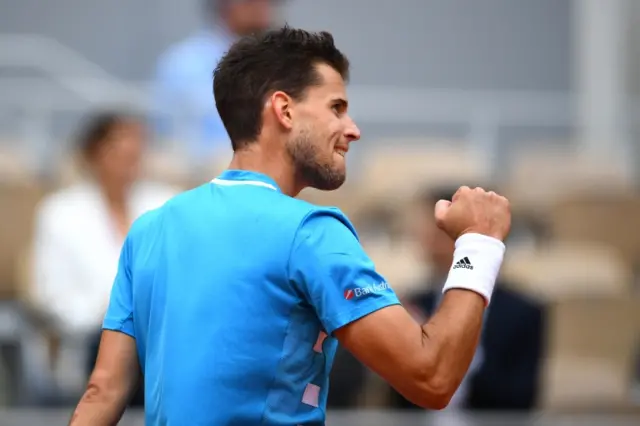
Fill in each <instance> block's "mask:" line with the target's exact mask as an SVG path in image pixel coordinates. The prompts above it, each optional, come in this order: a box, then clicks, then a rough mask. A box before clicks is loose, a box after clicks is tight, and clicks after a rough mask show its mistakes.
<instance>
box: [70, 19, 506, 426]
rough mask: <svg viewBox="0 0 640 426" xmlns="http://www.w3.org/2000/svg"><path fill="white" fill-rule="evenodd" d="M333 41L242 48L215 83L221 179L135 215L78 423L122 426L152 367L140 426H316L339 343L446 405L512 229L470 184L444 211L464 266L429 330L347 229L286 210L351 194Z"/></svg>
mask: <svg viewBox="0 0 640 426" xmlns="http://www.w3.org/2000/svg"><path fill="white" fill-rule="evenodd" d="M348 71H349V63H348V60H347V58H346V57H345V56H344V55H343V54H342V53H341V52H340V51H339V50H337V48H336V47H335V46H334V42H333V37H332V36H331V35H330V34H329V33H325V32H322V33H316V34H314V33H308V32H306V31H303V30H297V29H292V28H289V27H285V28H283V29H280V30H277V31H273V32H269V33H267V34H265V35H263V36H259V37H251V38H246V39H243V40H241V41H239V42H238V43H236V44H235V45H234V46H233V47H232V48H231V49H230V51H229V52H228V53H227V54H226V55H225V57H224V58H223V59H222V61H221V62H220V64H219V65H218V67H217V69H216V71H215V74H214V83H213V87H214V95H215V101H216V105H217V109H218V112H219V114H220V117H221V119H222V121H223V122H224V124H225V127H226V129H227V132H228V133H229V137H230V139H231V141H232V144H233V149H234V158H233V160H232V162H231V164H230V167H229V170H227V171H226V172H224V173H222V175H220V176H218V177H217V178H216V179H214V180H213V181H212V182H211V183H208V184H206V185H203V186H201V187H199V188H197V189H195V190H192V191H189V192H187V193H185V194H182V195H180V196H178V197H176V198H174V199H173V200H171V201H169V202H168V203H167V204H166V205H165V206H164V207H162V208H160V209H158V210H156V211H154V212H152V213H150V214H147V215H146V216H144V217H143V218H141V219H140V220H138V221H137V222H136V223H135V224H134V226H133V229H132V230H131V231H130V233H129V236H128V238H127V241H126V242H125V244H124V247H123V251H122V258H121V263H120V274H119V275H118V277H117V278H116V281H115V283H114V287H113V293H112V298H111V304H110V307H109V311H108V313H107V315H106V318H105V321H104V329H105V330H104V332H103V337H102V342H101V347H100V351H99V354H98V361H97V365H96V368H95V371H94V373H93V375H92V378H91V379H90V381H89V384H88V388H87V391H86V393H85V395H84V396H83V398H82V399H81V401H80V403H79V405H78V408H77V410H76V411H75V413H74V416H73V419H72V422H71V424H72V425H73V426H80V425H92V426H100V425H108V424H113V423H115V422H116V421H117V420H118V418H119V417H120V415H121V414H122V411H123V410H124V407H125V405H126V402H127V400H128V398H129V395H130V394H131V393H132V392H133V390H134V389H135V387H136V385H137V381H138V378H139V377H140V373H141V372H142V374H143V376H144V386H145V404H146V407H145V408H146V410H145V411H146V413H145V416H146V424H147V425H160V424H163V425H164V424H168V425H177V424H189V425H213V424H215V425H243V426H249V425H257V424H261V425H299V424H306V425H309V424H316V425H318V424H323V423H324V419H325V403H326V399H327V389H328V383H327V381H328V373H329V371H330V369H331V364H332V360H333V355H334V353H335V350H336V346H337V344H338V341H339V342H340V343H341V344H342V345H344V347H346V348H347V349H348V350H349V351H350V352H352V353H353V354H354V355H355V356H356V357H357V358H358V359H359V360H360V361H361V362H363V363H364V364H365V365H367V366H368V367H369V368H371V369H373V370H374V371H376V372H377V373H378V374H380V375H381V376H382V377H383V378H385V379H386V380H387V381H388V382H389V383H390V384H391V385H392V386H394V387H395V388H396V389H397V390H398V391H399V392H401V393H402V394H403V395H404V396H405V397H407V398H408V399H410V400H411V401H413V402H415V403H417V404H419V405H421V406H425V407H431V408H436V409H439V408H443V407H445V406H446V405H447V403H448V401H449V399H450V398H451V395H453V392H454V391H455V389H456V388H457V386H458V385H459V383H460V381H461V380H462V377H463V376H464V373H465V371H466V369H467V368H468V366H469V363H470V362H471V358H472V356H473V352H474V350H475V346H476V343H477V340H478V336H479V333H480V328H481V323H482V314H483V312H484V309H485V306H486V305H487V303H488V302H489V300H490V297H491V293H492V290H493V285H494V280H495V277H496V275H497V273H498V270H499V268H500V266H501V262H502V258H503V255H504V244H503V243H502V240H503V239H504V238H505V236H506V235H507V234H508V231H509V228H510V213H509V206H508V201H507V200H506V199H505V198H503V197H500V196H499V195H496V194H495V193H487V192H485V191H483V190H482V189H479V188H478V189H473V190H472V189H469V188H466V187H463V188H461V189H460V191H458V193H457V194H456V197H454V200H453V202H452V203H450V202H446V201H442V202H439V203H438V205H437V206H436V210H437V212H436V214H437V217H438V220H439V223H440V226H442V227H443V229H445V230H446V231H447V232H448V233H449V234H450V235H451V236H452V237H453V238H454V239H457V245H458V248H457V249H456V257H457V258H462V257H469V259H470V260H471V261H472V262H473V263H474V266H475V267H476V269H474V270H468V269H464V270H461V269H455V270H452V272H451V275H450V277H449V280H448V283H447V286H446V294H445V296H444V298H443V302H442V305H441V307H440V310H439V312H438V313H437V314H436V315H434V317H433V320H432V321H431V322H429V323H427V324H425V325H423V326H421V325H420V324H418V323H417V322H415V321H414V320H413V319H412V318H411V316H410V315H409V314H408V313H407V312H406V311H405V310H404V308H403V307H402V306H400V304H399V302H398V299H397V297H396V296H395V294H394V292H393V290H392V289H391V288H390V287H389V285H388V284H387V283H386V282H385V281H384V278H382V277H381V276H380V275H379V274H378V273H376V271H375V269H374V266H373V264H372V263H371V261H370V260H369V258H368V257H367V255H366V254H365V253H364V251H363V250H362V247H361V246H360V244H359V242H358V239H357V236H356V233H355V231H354V230H353V227H352V226H351V224H350V222H349V221H348V219H347V218H346V217H345V216H344V215H343V214H342V213H341V212H340V211H339V210H338V209H335V208H325V207H317V206H313V205H311V204H308V203H305V202H303V201H300V200H297V199H295V198H294V196H295V195H297V194H298V193H299V192H300V191H301V190H302V189H303V188H305V187H314V188H318V189H321V190H334V189H336V188H338V187H340V186H341V185H342V183H343V182H344V181H345V175H346V171H345V159H344V156H345V155H346V154H347V151H348V150H349V145H350V144H351V143H352V142H354V141H356V140H358V139H359V138H360V131H359V130H358V128H357V127H356V125H355V123H354V122H353V121H352V120H351V118H350V117H349V115H348V101H347V95H346V91H345V81H346V80H347V77H348Z"/></svg>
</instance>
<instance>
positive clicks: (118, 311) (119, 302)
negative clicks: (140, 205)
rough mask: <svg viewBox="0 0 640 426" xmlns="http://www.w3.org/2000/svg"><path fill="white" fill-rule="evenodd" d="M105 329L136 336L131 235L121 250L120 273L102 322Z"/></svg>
mask: <svg viewBox="0 0 640 426" xmlns="http://www.w3.org/2000/svg"><path fill="white" fill-rule="evenodd" d="M102 328H103V329H104V330H113V331H119V332H121V333H125V334H128V335H129V336H131V337H133V338H135V331H134V327H133V289H132V283H131V237H130V236H129V237H127V239H126V240H125V242H124V245H123V247H122V250H121V252H120V261H119V262H118V274H117V275H116V278H115V281H114V283H113V287H112V289H111V299H110V300H109V307H108V308H107V314H106V315H105V318H104V322H103V324H102Z"/></svg>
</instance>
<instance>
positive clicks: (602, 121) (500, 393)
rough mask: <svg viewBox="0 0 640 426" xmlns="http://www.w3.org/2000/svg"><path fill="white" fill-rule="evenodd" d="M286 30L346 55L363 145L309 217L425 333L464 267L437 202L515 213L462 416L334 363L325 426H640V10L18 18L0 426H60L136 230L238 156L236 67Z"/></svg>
mask: <svg viewBox="0 0 640 426" xmlns="http://www.w3.org/2000/svg"><path fill="white" fill-rule="evenodd" d="M284 22H288V23H289V24H291V25H292V26H297V27H303V28H305V29H309V30H328V31H331V32H332V33H333V34H334V36H335V38H336V41H337V44H338V45H339V47H340V48H341V49H342V50H343V51H344V52H345V53H346V54H347V55H348V56H349V58H350V60H351V62H352V83H351V85H350V89H349V96H350V99H351V105H352V110H351V113H352V116H353V117H354V119H355V120H356V121H357V123H358V124H359V126H360V128H361V130H362V133H363V138H362V140H361V141H360V142H358V143H357V144H355V146H354V149H352V150H351V151H350V153H349V159H348V160H349V163H350V169H349V173H350V174H349V178H348V183H347V184H346V185H345V186H344V187H343V188H341V189H340V190H338V191H335V192H334V193H322V192H317V191H306V192H304V193H303V194H302V195H301V197H302V198H305V199H308V200H310V201H313V202H316V203H319V204H327V205H336V206H338V207H340V208H341V209H343V210H344V211H345V212H346V213H347V214H348V215H349V217H350V218H351V219H352V220H353V222H354V223H355V225H356V227H357V229H358V231H359V233H360V236H361V239H362V242H363V244H364V245H365V247H366V249H367V251H368V253H369V254H370V256H371V257H372V258H373V260H374V261H375V262H376V264H377V265H378V268H379V270H380V272H381V273H382V274H383V275H385V276H386V277H387V278H388V280H389V282H390V283H391V284H392V286H393V287H394V288H395V290H396V291H397V292H398V294H399V295H400V296H401V298H402V299H403V301H404V303H405V305H406V306H407V307H408V309H410V310H411V312H412V314H414V315H415V316H416V318H417V319H421V320H424V319H426V318H428V316H429V315H430V314H431V313H432V312H433V310H434V309H435V308H436V307H437V304H438V301H439V294H440V288H441V286H442V284H443V282H444V277H446V271H447V269H448V267H449V266H450V262H451V255H452V250H453V246H452V242H451V241H450V240H448V239H447V238H446V237H444V236H443V235H442V234H441V233H440V232H439V231H438V230H437V228H436V227H435V226H434V224H433V221H432V213H433V212H432V207H433V204H434V202H435V200H437V199H439V198H443V197H449V196H451V194H452V192H453V191H455V189H456V188H457V186H459V185H463V184H464V185H470V186H474V185H481V186H484V187H487V188H491V189H496V190H498V191H499V192H502V193H504V194H505V195H507V196H508V197H510V199H511V201H512V205H513V211H514V227H513V232H512V235H511V237H510V240H509V242H508V247H509V249H508V254H507V259H506V260H505V264H504V267H503V271H502V276H501V278H500V283H499V285H498V290H497V291H496V294H495V295H494V298H493V301H492V304H491V306H490V308H489V310H488V311H487V314H486V319H485V327H484V330H483V335H482V339H481V344H480V346H479V348H478V352H477V353H476V357H475V358H474V362H473V364H472V366H471V368H470V370H469V373H468V375H467V377H466V378H465V380H464V382H463V384H462V386H461V388H460V390H459V392H458V393H457V394H456V396H455V398H454V401H453V402H452V404H451V405H450V407H448V408H447V409H446V410H445V411H443V412H440V413H427V412H424V411H422V410H418V409H416V408H415V407H413V406H411V404H409V403H408V402H407V401H404V400H403V399H402V398H401V397H400V396H399V395H397V394H396V393H395V392H393V391H392V390H391V389H389V388H388V386H386V385H385V384H384V383H383V382H381V381H380V379H378V378H377V377H376V376H374V375H373V374H371V373H369V372H367V371H366V370H365V369H364V368H363V367H362V366H361V365H360V364H359V363H358V362H357V361H356V360H355V359H353V358H352V357H350V355H349V354H348V353H344V352H342V351H340V352H339V353H338V355H337V359H336V363H335V367H334V371H333V374H332V388H331V392H330V397H329V420H330V423H329V424H356V423H357V424H360V423H361V424H373V423H374V422H377V423H379V424H392V423H394V424H448V425H454V424H455V425H458V424H488V425H489V424H491V425H493V424H498V422H499V421H500V420H501V419H504V420H509V421H510V422H520V423H522V424H524V423H526V422H538V423H536V424H540V423H539V422H545V421H548V423H549V424H551V423H554V424H557V422H558V421H559V420H558V419H569V420H572V421H574V422H577V423H578V424H590V423H592V424H602V423H604V422H608V423H609V424H610V425H612V424H636V425H637V424H640V292H639V290H640V285H639V284H638V282H639V281H638V273H639V272H640V268H638V266H639V265H640V262H639V261H640V195H639V194H638V183H639V175H638V172H639V171H640V167H639V166H640V149H639V148H640V144H639V142H640V25H638V24H640V1H639V0H394V1H393V2H391V1H387V0H379V1H373V0H323V1H321V2H320V1H312V0H280V1H275V0H183V1H180V2H178V1H176V0H154V1H151V0H138V1H136V2H130V1H124V0H111V1H109V2H97V1H86V0H84V1H81V0H57V1H55V2H53V1H51V2H42V1H36V0H20V1H12V0H0V425H3V426H4V425H7V426H9V425H26V424H28V425H31V426H39V425H45V424H47V425H57V424H60V425H63V424H66V421H67V420H68V416H69V415H70V412H71V408H72V407H73V406H74V404H75V403H76V402H77V400H78V398H79V396H80V395H81V393H82V391H83V386H84V385H85V383H86V380H87V377H88V374H89V372H90V370H91V368H92V366H93V361H94V359H95V353H96V350H97V339H98V337H99V330H100V324H101V320H102V316H103V315H104V310H105V308H106V305H107V303H108V298H109V291H110V287H111V282H112V280H113V277H114V276H115V271H116V267H117V261H118V255H119V250H120V246H121V244H122V241H123V238H124V235H125V234H126V232H127V229H128V227H129V225H130V223H131V221H132V220H134V219H135V218H136V217H137V216H139V215H140V214H142V213H143V212H144V211H146V210H148V209H151V208H154V207H156V206H159V205H161V204H162V203H163V202H164V201H165V200H166V199H168V198H169V197H171V196H172V195H174V194H176V193H178V192H180V191H182V190H185V189H189V188H192V187H195V186H197V185H200V184H203V183H205V182H207V181H208V180H210V179H211V178H212V177H214V176H215V175H216V174H217V173H219V172H220V171H221V170H222V169H223V168H224V167H225V166H226V165H227V162H228V161H229V159H230V157H231V149H230V145H229V141H228V140H227V136H226V133H225V132H224V129H223V127H222V125H221V123H220V121H219V119H218V117H217V115H216V111H215V106H214V103H213V96H212V94H211V73H212V70H213V68H214V67H215V65H216V62H217V60H218V59H219V58H220V56H221V55H222V54H224V52H225V51H226V49H227V48H228V46H229V45H230V44H231V43H232V42H233V41H234V40H235V39H236V38H237V37H239V36H240V35H242V34H246V33H250V32H252V31H255V30H260V29H264V28H267V27H269V26H276V25H279V24H282V23H284ZM143 403H144V402H143V398H142V395H137V396H136V398H135V399H134V401H133V403H132V405H133V407H132V410H131V411H130V414H129V416H130V417H129V418H128V420H126V421H125V422H123V424H132V425H133V424H142V420H141V418H140V415H139V411H136V410H139V409H140V407H141V406H142V404H143ZM352 410H357V411H352ZM367 413H375V415H372V417H371V416H370V417H367V416H368V415H370V414H367ZM567 416H568V417H567ZM616 421H618V423H616ZM127 422H129V423H127ZM136 422H137V423H136ZM412 422H415V423H412ZM483 422H484V423H483Z"/></svg>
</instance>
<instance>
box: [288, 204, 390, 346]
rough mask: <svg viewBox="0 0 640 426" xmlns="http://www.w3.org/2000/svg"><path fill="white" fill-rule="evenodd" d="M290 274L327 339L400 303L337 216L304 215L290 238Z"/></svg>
mask: <svg viewBox="0 0 640 426" xmlns="http://www.w3.org/2000/svg"><path fill="white" fill-rule="evenodd" d="M289 269H290V271H289V272H290V279H291V282H292V283H293V285H294V286H295V287H296V288H297V290H298V291H300V292H301V293H302V295H303V297H304V298H305V299H306V301H307V302H308V303H309V304H311V305H312V306H313V308H314V309H315V311H316V314H317V316H318V318H319V319H320V322H321V323H322V325H323V327H324V328H325V331H326V332H327V333H328V334H333V332H334V331H335V330H337V329H339V328H341V327H343V326H345V325H347V324H349V323H351V322H353V321H356V320H358V319H360V318H362V317H364V316H366V315H369V314H371V313H372V312H375V311H377V310H379V309H382V308H384V307H387V306H391V305H396V304H399V303H400V302H399V301H398V298H397V296H396V294H395V292H394V291H393V289H392V288H391V287H390V286H389V284H388V283H387V282H386V280H385V279H384V278H383V277H382V276H381V275H380V274H378V273H377V272H376V270H375V266H374V265H373V262H372V261H371V259H370V258H369V256H367V254H366V253H365V251H364V249H363V248H362V246H361V245H360V242H359V241H358V237H357V235H356V233H355V230H354V229H353V227H352V226H351V224H350V223H349V221H348V220H347V219H346V217H344V216H343V215H342V214H341V213H339V212H338V211H333V210H325V211H315V212H312V213H311V214H309V215H307V217H306V218H305V220H304V221H303V222H302V224H301V225H300V227H299V229H298V232H297V234H296V237H295V239H294V244H293V247H292V252H291V258H290V263H289Z"/></svg>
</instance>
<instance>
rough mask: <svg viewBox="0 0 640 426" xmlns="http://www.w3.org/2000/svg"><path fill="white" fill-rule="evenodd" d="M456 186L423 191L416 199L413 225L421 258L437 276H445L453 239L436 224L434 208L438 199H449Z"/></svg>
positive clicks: (452, 248)
mask: <svg viewBox="0 0 640 426" xmlns="http://www.w3.org/2000/svg"><path fill="white" fill-rule="evenodd" d="M456 190H457V188H450V187H445V188H437V189H434V190H427V191H424V192H423V193H422V194H421V195H420V196H419V197H418V198H417V200H416V205H415V215H414V221H413V224H414V227H415V235H416V236H417V237H418V240H419V243H420V248H421V251H422V255H423V259H424V260H425V262H427V263H429V264H430V265H431V266H432V267H433V270H434V274H435V275H438V276H446V275H447V273H448V272H449V268H450V267H451V262H452V260H453V251H454V249H455V246H454V241H452V240H451V238H450V237H449V236H448V235H447V234H446V233H445V232H444V231H443V230H441V229H440V228H438V226H437V225H436V221H435V217H434V208H435V205H436V203H437V202H438V200H449V201H451V198H452V197H453V195H454V194H455V193H456Z"/></svg>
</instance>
